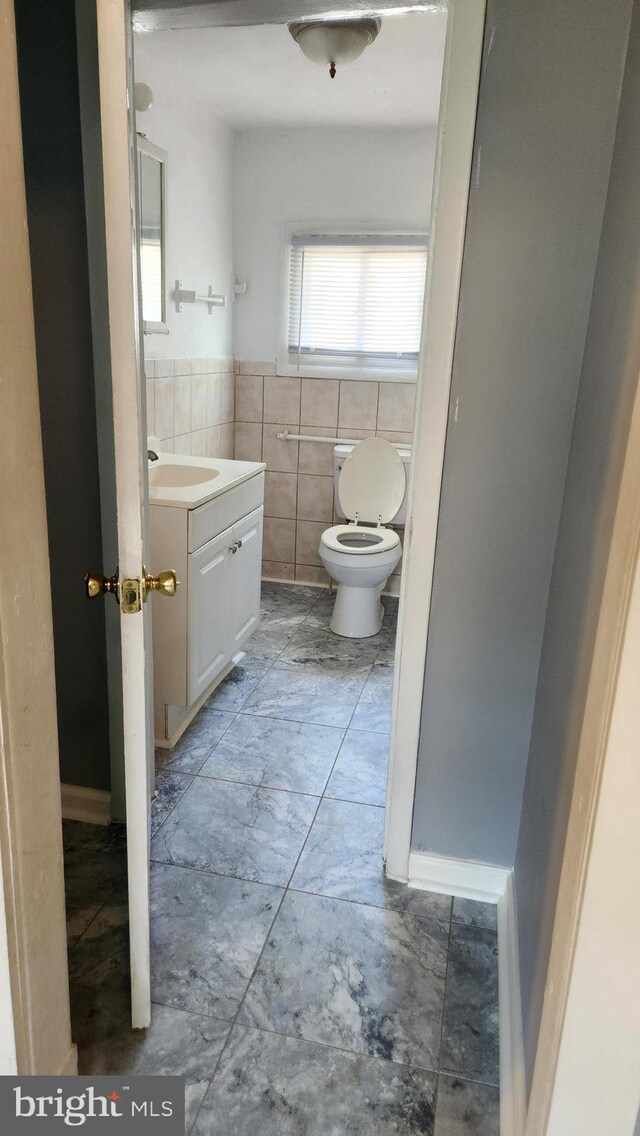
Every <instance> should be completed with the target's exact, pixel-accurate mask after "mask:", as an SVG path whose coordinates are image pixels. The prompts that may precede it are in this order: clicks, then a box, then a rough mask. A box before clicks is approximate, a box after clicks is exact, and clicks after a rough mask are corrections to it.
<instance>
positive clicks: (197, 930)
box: [151, 864, 282, 1021]
mask: <svg viewBox="0 0 640 1136" xmlns="http://www.w3.org/2000/svg"><path fill="white" fill-rule="evenodd" d="M281 897H282V889H281V888H275V887H270V886H269V885H267V884H252V883H247V882H246V881H244V880H235V879H231V878H230V877H229V876H215V875H211V874H209V873H208V872H194V871H191V870H190V869H188V868H176V867H174V866H173V865H170V864H152V865H151V997H152V1000H153V1001H154V1002H158V1003H160V1004H162V1005H165V1006H174V1007H176V1008H177V1009H181V1010H191V1012H192V1013H194V1014H208V1015H211V1016H212V1017H216V1018H223V1019H225V1020H227V1021H228V1020H230V1019H231V1018H233V1017H234V1015H235V1013H236V1011H237V1009H238V1006H239V1004H240V1000H241V998H242V995H243V994H244V991H245V989H246V986H247V983H248V981H249V979H250V977H251V975H252V973H253V969H254V967H255V965H256V962H257V961H258V957H259V955H260V951H261V950H262V947H263V946H264V942H265V939H266V937H267V935H268V933H269V928H270V927H271V923H272V921H273V918H274V915H275V913H276V911H277V908H278V904H279V902H280V899H281Z"/></svg>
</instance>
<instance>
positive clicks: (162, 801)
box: [151, 769, 193, 836]
mask: <svg viewBox="0 0 640 1136" xmlns="http://www.w3.org/2000/svg"><path fill="white" fill-rule="evenodd" d="M192 781H193V774H192V773H178V772H177V770H175V769H161V770H160V772H159V773H157V774H156V784H155V789H156V795H155V797H154V798H153V800H152V801H151V835H152V836H153V835H154V834H155V833H156V832H157V831H158V829H159V828H160V825H161V824H162V823H163V821H165V820H166V818H167V817H168V816H169V813H170V812H171V810H172V809H173V808H174V807H175V805H177V803H178V801H179V800H180V798H181V796H182V794H183V793H184V791H185V789H188V788H189V785H190V784H191V782H192Z"/></svg>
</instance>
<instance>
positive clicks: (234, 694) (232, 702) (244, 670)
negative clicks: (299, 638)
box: [203, 655, 271, 713]
mask: <svg viewBox="0 0 640 1136" xmlns="http://www.w3.org/2000/svg"><path fill="white" fill-rule="evenodd" d="M270 666H271V663H270V661H268V660H265V659H256V658H250V657H248V656H246V655H245V657H244V658H243V659H242V660H241V661H240V662H239V663H236V665H235V667H233V669H232V670H230V671H229V674H228V675H227V676H226V678H223V680H222V682H221V683H220V685H219V686H217V687H216V689H215V690H214V692H213V694H212V695H210V697H209V698H208V699H207V701H206V702H205V704H204V706H203V710H204V711H205V713H206V712H210V711H211V710H226V711H229V712H232V713H236V712H237V711H238V710H241V709H242V707H243V706H244V704H245V702H246V701H247V698H248V697H249V695H250V694H251V691H252V690H255V688H256V686H257V685H258V683H259V682H260V680H261V679H262V678H263V677H264V675H265V674H266V673H267V671H268V670H269V667H270Z"/></svg>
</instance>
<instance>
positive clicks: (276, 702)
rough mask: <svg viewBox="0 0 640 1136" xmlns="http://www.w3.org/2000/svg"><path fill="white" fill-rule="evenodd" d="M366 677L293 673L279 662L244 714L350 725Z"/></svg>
mask: <svg viewBox="0 0 640 1136" xmlns="http://www.w3.org/2000/svg"><path fill="white" fill-rule="evenodd" d="M365 677H366V676H365V675H364V674H362V675H361V674H360V673H357V674H356V675H355V676H347V675H342V676H339V677H336V676H327V675H318V674H315V673H314V674H304V673H302V674H293V673H292V672H291V671H290V670H287V669H286V668H285V669H282V668H281V667H280V665H279V663H276V664H275V665H274V666H273V667H272V668H271V670H270V671H268V672H267V674H266V675H265V677H264V678H263V679H262V681H261V682H260V683H259V685H258V686H257V687H256V689H255V690H254V692H253V694H251V695H249V698H248V699H247V701H246V703H245V705H244V707H243V712H244V713H246V714H258V715H262V716H263V717H267V718H286V719H288V720H290V721H294V722H315V723H316V724H317V725H320V726H341V727H346V726H348V725H349V722H350V720H351V716H352V714H353V711H354V709H355V706H356V703H357V701H358V698H359V697H360V693H361V691H362V688H363V686H364V682H365Z"/></svg>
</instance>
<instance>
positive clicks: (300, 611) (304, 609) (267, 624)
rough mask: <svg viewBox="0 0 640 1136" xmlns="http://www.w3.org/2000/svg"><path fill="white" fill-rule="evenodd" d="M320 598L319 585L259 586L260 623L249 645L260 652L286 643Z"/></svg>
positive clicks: (281, 647) (265, 584) (264, 584)
mask: <svg viewBox="0 0 640 1136" xmlns="http://www.w3.org/2000/svg"><path fill="white" fill-rule="evenodd" d="M319 598H321V592H320V589H318V588H315V589H314V588H305V587H296V586H292V585H287V584H267V583H263V585H262V594H261V597H260V624H259V626H258V628H257V630H256V631H255V632H254V634H253V635H252V637H251V639H250V641H249V644H248V646H252V647H253V649H254V650H256V651H260V649H261V648H263V649H267V650H268V649H269V648H272V649H274V648H276V647H278V648H279V649H280V650H282V649H283V647H285V646H286V644H287V643H288V641H289V640H290V639H291V637H292V636H293V635H294V634H295V632H296V631H297V630H298V628H299V627H300V625H301V624H302V623H303V621H304V620H305V619H306V618H307V616H308V614H309V612H310V611H312V610H313V608H314V606H315V605H316V603H317V602H318V599H319Z"/></svg>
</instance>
